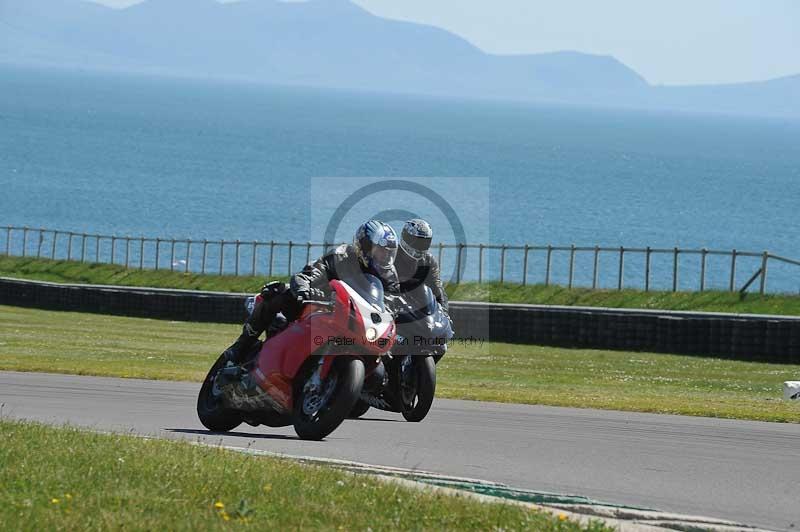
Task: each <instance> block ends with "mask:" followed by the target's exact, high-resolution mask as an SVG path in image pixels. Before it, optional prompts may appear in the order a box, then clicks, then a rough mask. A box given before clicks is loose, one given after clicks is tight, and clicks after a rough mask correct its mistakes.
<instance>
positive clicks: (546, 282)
mask: <svg viewBox="0 0 800 532" xmlns="http://www.w3.org/2000/svg"><path fill="white" fill-rule="evenodd" d="M552 258H553V246H551V245H550V244H547V266H546V267H545V270H544V285H545V286H550V264H551V262H552Z"/></svg>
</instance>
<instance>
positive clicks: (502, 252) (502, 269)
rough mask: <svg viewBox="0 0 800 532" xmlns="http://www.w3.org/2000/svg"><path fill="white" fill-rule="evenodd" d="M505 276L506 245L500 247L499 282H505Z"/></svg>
mask: <svg viewBox="0 0 800 532" xmlns="http://www.w3.org/2000/svg"><path fill="white" fill-rule="evenodd" d="M505 277H506V245H505V244H503V247H502V248H501V249H500V284H503V283H504V282H505Z"/></svg>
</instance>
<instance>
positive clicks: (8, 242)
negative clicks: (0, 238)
mask: <svg viewBox="0 0 800 532" xmlns="http://www.w3.org/2000/svg"><path fill="white" fill-rule="evenodd" d="M10 254H11V226H8V227H6V256H8V255H10Z"/></svg>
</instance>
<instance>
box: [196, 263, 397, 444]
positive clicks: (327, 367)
mask: <svg viewBox="0 0 800 532" xmlns="http://www.w3.org/2000/svg"><path fill="white" fill-rule="evenodd" d="M330 286H331V288H332V289H333V293H332V298H331V302H306V303H304V306H303V311H302V314H301V316H300V318H298V319H297V320H296V321H294V322H292V323H290V324H288V325H287V326H286V327H285V329H283V330H282V331H280V332H278V333H277V334H275V335H274V336H269V337H268V338H267V340H266V341H264V342H259V343H258V344H257V345H256V347H255V348H254V349H253V354H252V359H250V360H249V361H248V362H246V363H244V364H242V365H241V366H237V365H233V364H232V363H226V360H225V358H224V357H222V356H220V358H219V359H217V361H216V363H215V364H214V366H212V368H211V370H210V371H209V372H208V375H207V376H206V379H205V381H204V382H203V386H202V387H201V389H200V394H199V396H198V398H197V414H198V416H199V417H200V422H201V423H202V424H203V425H204V426H205V427H206V428H207V429H209V430H212V431H215V432H227V431H230V430H233V429H234V428H236V427H237V426H239V425H240V424H241V423H242V422H246V423H249V424H250V425H253V426H257V425H267V426H270V427H282V426H288V425H294V430H295V432H296V433H297V435H298V436H300V437H301V438H304V439H310V440H321V439H322V438H324V437H325V436H327V435H328V434H330V433H331V432H333V431H334V430H335V429H336V427H338V426H339V425H340V424H341V423H342V421H343V420H344V419H345V418H346V417H347V416H348V414H349V413H350V411H351V410H352V408H353V406H354V405H355V404H356V402H357V401H358V399H359V396H360V394H361V389H362V387H363V385H364V380H365V377H366V378H367V379H369V377H370V375H371V373H372V372H374V371H376V369H377V368H378V366H379V363H380V357H381V356H382V355H383V354H385V353H386V352H388V351H389V350H390V349H391V348H392V345H393V344H394V341H395V336H396V331H395V324H394V319H393V316H392V314H391V313H390V312H389V311H388V310H387V309H386V307H385V305H384V293H383V286H382V285H381V282H380V281H379V280H378V279H377V278H376V277H374V276H372V275H369V274H365V275H364V276H363V277H360V276H356V278H353V279H348V280H347V281H340V280H333V281H331V282H330Z"/></svg>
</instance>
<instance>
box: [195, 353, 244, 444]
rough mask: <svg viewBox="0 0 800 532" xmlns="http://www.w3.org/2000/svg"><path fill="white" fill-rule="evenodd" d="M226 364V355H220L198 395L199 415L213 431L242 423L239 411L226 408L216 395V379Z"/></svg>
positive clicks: (201, 420)
mask: <svg viewBox="0 0 800 532" xmlns="http://www.w3.org/2000/svg"><path fill="white" fill-rule="evenodd" d="M223 365H225V357H224V356H223V355H220V357H219V358H218V359H217V361H216V362H215V363H214V365H213V366H211V370H209V372H208V375H206V378H205V380H204V381H203V386H201V387H200V393H199V394H198V395H197V417H199V418H200V423H202V424H203V426H204V427H205V428H207V429H208V430H210V431H212V432H229V431H231V430H233V429H235V428H236V427H238V426H239V425H241V424H242V418H241V416H240V415H239V413H238V412H236V411H235V410H231V409H229V408H225V407H224V406H223V405H222V403H221V401H220V400H219V399H218V398H216V397H214V393H213V392H214V380H215V379H216V377H217V372H219V370H220V368H221V367H222V366H223Z"/></svg>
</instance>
